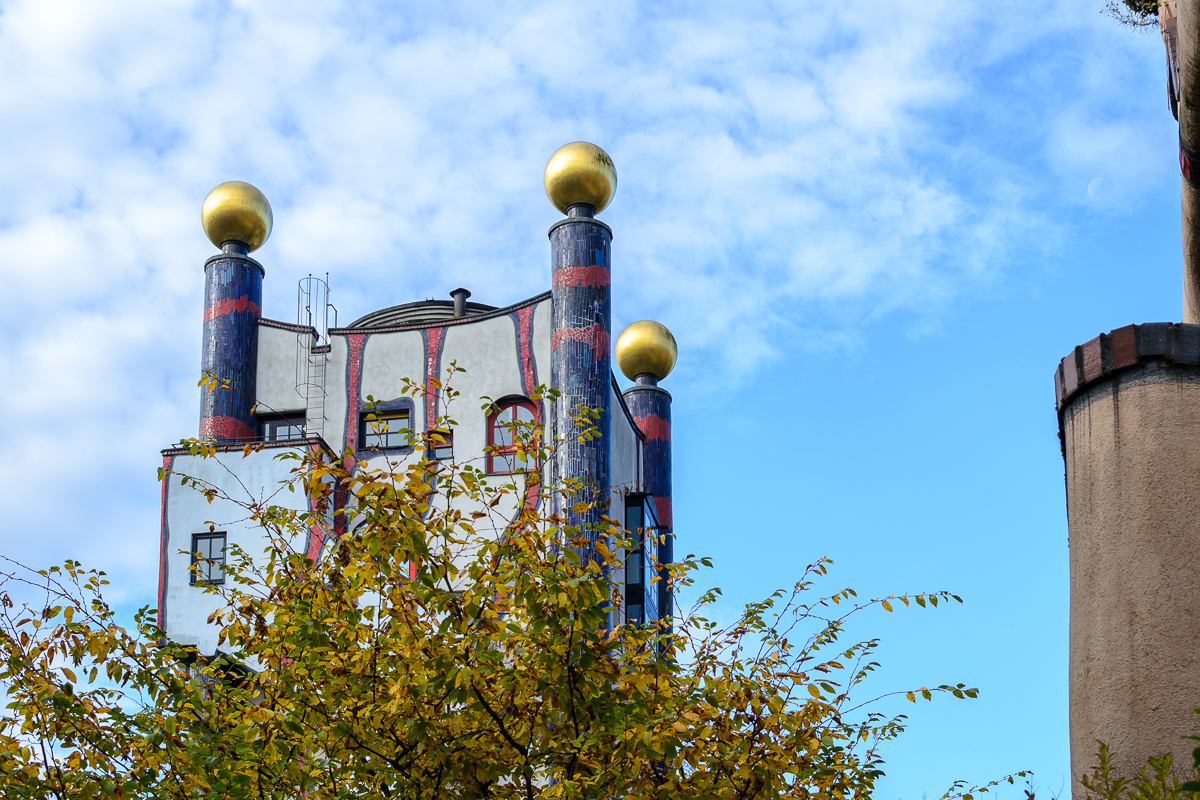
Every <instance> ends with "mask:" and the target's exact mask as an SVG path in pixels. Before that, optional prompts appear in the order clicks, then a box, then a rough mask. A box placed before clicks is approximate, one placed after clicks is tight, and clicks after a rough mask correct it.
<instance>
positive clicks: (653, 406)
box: [624, 376, 675, 628]
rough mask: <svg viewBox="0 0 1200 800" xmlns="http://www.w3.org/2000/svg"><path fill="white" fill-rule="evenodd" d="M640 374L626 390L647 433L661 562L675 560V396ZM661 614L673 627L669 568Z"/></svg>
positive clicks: (648, 484) (648, 483) (662, 584)
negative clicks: (673, 422) (673, 404)
mask: <svg viewBox="0 0 1200 800" xmlns="http://www.w3.org/2000/svg"><path fill="white" fill-rule="evenodd" d="M649 377H651V376H639V379H638V384H637V385H636V386H632V387H630V388H628V389H626V390H625V392H624V397H625V404H626V405H627V406H629V413H630V414H632V415H633V420H634V422H636V423H637V426H638V428H639V429H641V431H642V433H643V434H645V436H646V440H645V443H644V444H643V449H642V456H643V458H642V470H643V476H644V481H645V489H646V493H647V494H649V495H650V496H651V497H652V498H653V501H654V510H655V511H656V512H657V514H658V522H659V525H661V526H662V531H661V533H662V534H663V538H662V541H661V542H660V543H659V546H658V560H659V563H661V564H663V565H666V564H671V563H673V562H674V561H675V534H674V530H675V521H674V517H673V513H672V512H673V509H672V505H671V395H670V393H669V392H667V390H666V389H660V388H659V387H658V386H655V385H654V384H653V383H652V382H650V381H648V380H646V379H647V378H649ZM658 590H659V593H658V608H659V616H660V619H662V620H663V621H664V622H666V623H667V624H668V628H669V627H670V621H671V617H672V609H673V608H674V597H673V593H672V591H671V587H670V586H669V585H668V581H667V571H666V569H662V570H660V572H659V582H658Z"/></svg>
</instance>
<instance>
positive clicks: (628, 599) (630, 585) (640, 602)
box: [625, 498, 646, 625]
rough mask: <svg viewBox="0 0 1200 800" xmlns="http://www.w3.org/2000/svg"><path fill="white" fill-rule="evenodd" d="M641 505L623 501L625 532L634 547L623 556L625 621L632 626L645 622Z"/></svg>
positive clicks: (644, 563) (643, 523)
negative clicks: (627, 533) (632, 541)
mask: <svg viewBox="0 0 1200 800" xmlns="http://www.w3.org/2000/svg"><path fill="white" fill-rule="evenodd" d="M644 525H645V519H644V515H643V513H642V503H641V501H640V500H635V499H634V498H626V500H625V530H627V531H629V536H630V537H631V538H632V539H633V540H634V545H633V546H632V547H631V548H630V549H629V552H628V553H626V554H625V621H626V622H628V623H630V624H632V625H643V624H645V622H646V542H645V528H644V527H643V526H644Z"/></svg>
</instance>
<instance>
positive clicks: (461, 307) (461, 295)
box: [450, 287, 471, 317]
mask: <svg viewBox="0 0 1200 800" xmlns="http://www.w3.org/2000/svg"><path fill="white" fill-rule="evenodd" d="M450 296H451V297H453V298H454V316H456V317H461V316H463V315H464V314H466V313H467V298H468V297H470V296H471V292H470V291H468V290H467V289H463V288H462V287H459V288H458V289H455V290H454V291H452V292H450Z"/></svg>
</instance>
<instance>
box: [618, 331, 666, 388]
mask: <svg viewBox="0 0 1200 800" xmlns="http://www.w3.org/2000/svg"><path fill="white" fill-rule="evenodd" d="M616 351H617V366H619V367H620V368H621V372H624V373H625V377H626V378H629V379H630V380H633V379H634V378H636V377H637V376H638V375H642V374H645V373H647V372H648V373H650V374H651V375H653V376H654V377H656V378H658V379H659V380H660V381H661V380H662V379H663V378H665V377H667V376H668V375H670V374H671V370H672V369H674V368H675V359H676V358H678V357H679V345H677V344H675V337H674V336H672V335H671V332H670V331H669V330H667V326H665V325H662V324H660V323H658V322H655V321H653V320H649V319H644V320H642V321H641V322H635V323H633V324H632V325H630V326H629V327H627V328H626V329H625V330H623V331H621V335H620V336H618V337H617V347H616Z"/></svg>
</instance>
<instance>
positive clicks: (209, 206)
mask: <svg viewBox="0 0 1200 800" xmlns="http://www.w3.org/2000/svg"><path fill="white" fill-rule="evenodd" d="M200 220H201V221H202V222H203V223H204V232H205V233H206V234H207V235H208V240H209V241H210V242H212V243H213V244H215V245H216V246H217V247H220V246H221V245H223V244H225V242H241V243H242V244H244V245H246V246H247V247H249V248H250V250H251V251H254V250H257V249H258V248H260V247H262V246H263V242H265V241H266V240H267V237H268V236H270V235H271V224H272V222H273V221H274V217H273V216H272V214H271V204H270V203H268V202H267V198H266V196H265V195H263V193H262V192H260V191H259V190H258V189H256V188H254V187H253V186H251V185H250V184H248V183H243V182H242V181H226V182H225V183H222V184H221V185H220V186H218V187H217V188H215V189H213V190H212V191H211V192H209V193H208V197H206V198H204V205H203V207H201V209H200Z"/></svg>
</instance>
